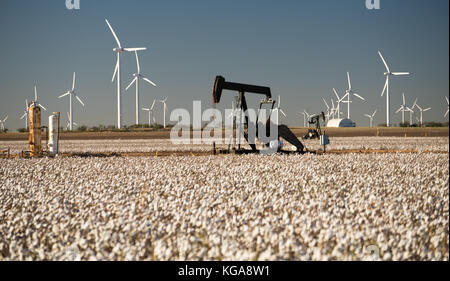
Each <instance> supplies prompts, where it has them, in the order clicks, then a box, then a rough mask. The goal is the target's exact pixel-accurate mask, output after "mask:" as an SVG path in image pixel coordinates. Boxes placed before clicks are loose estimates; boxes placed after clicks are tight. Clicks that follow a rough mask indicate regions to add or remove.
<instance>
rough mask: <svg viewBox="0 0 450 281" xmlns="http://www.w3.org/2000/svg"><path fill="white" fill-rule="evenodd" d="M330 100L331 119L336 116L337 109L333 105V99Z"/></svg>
mask: <svg viewBox="0 0 450 281" xmlns="http://www.w3.org/2000/svg"><path fill="white" fill-rule="evenodd" d="M330 100H331V112H330V113H331V115H332V117H333V119H334V118H335V116H336V112H337V109H336V107H335V106H334V100H333V99H330Z"/></svg>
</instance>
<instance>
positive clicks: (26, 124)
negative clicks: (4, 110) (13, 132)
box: [20, 99, 30, 131]
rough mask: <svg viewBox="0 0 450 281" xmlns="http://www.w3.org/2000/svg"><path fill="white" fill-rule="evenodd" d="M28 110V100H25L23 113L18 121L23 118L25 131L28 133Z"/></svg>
mask: <svg viewBox="0 0 450 281" xmlns="http://www.w3.org/2000/svg"><path fill="white" fill-rule="evenodd" d="M29 108H30V105H29V104H28V100H27V99H25V111H24V112H23V115H22V117H20V120H23V119H24V118H25V129H26V130H27V131H28V114H29V113H28V109H29Z"/></svg>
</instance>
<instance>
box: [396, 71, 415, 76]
mask: <svg viewBox="0 0 450 281" xmlns="http://www.w3.org/2000/svg"><path fill="white" fill-rule="evenodd" d="M409 74H411V73H409V72H392V75H395V76H404V75H409Z"/></svg>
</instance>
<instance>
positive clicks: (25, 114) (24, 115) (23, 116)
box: [20, 112, 27, 120]
mask: <svg viewBox="0 0 450 281" xmlns="http://www.w3.org/2000/svg"><path fill="white" fill-rule="evenodd" d="M26 116H27V113H26V112H25V113H24V114H23V115H22V117H20V120H22V119H23V118H25V117H26Z"/></svg>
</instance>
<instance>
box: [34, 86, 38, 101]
mask: <svg viewBox="0 0 450 281" xmlns="http://www.w3.org/2000/svg"><path fill="white" fill-rule="evenodd" d="M34 101H37V87H36V86H34Z"/></svg>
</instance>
